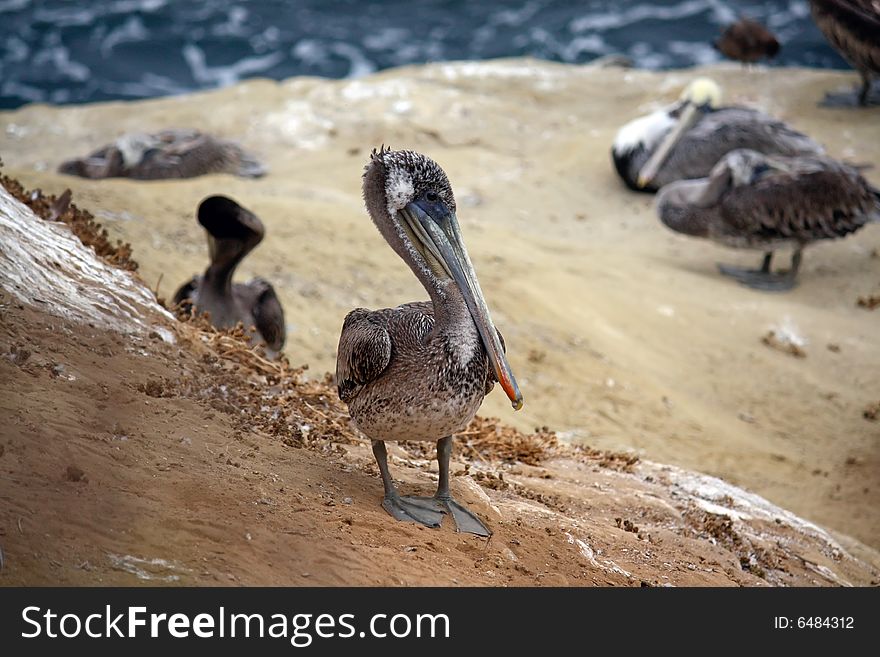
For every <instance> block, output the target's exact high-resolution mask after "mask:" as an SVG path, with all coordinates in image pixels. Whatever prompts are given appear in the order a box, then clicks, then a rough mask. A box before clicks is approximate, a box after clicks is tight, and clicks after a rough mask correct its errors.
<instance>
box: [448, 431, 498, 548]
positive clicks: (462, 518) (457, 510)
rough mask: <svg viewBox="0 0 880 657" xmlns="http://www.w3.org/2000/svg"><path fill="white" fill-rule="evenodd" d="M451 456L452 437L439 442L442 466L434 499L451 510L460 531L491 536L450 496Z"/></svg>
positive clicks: (480, 522)
mask: <svg viewBox="0 0 880 657" xmlns="http://www.w3.org/2000/svg"><path fill="white" fill-rule="evenodd" d="M451 456H452V436H447V437H446V438H441V439H440V440H438V441H437V462H438V463H439V465H440V481H439V482H438V484H437V493H436V494H435V495H434V499H436V500H437V501H438V502H439V503H440V504H442V505H443V506H444V507H446V508H447V509H448V510H449V513H450V514H451V515H452V519H453V520H455V527H456V529H458V531H460V532H467V533H469V534H476V535H477V536H491V535H492V532H491V531H489V528H488V527H486V525H484V524H483V523H482V521H481V520H480V519H479V518H477V516H475V515H474V514H473V513H471V512H470V511H468V510H467V509H466V508H465V507H463V506H462V505H461V504H459V503H458V502H456V501H455V500H454V499H452V495H450V494H449V459H450V457H451Z"/></svg>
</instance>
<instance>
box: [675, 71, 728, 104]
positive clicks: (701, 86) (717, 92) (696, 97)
mask: <svg viewBox="0 0 880 657" xmlns="http://www.w3.org/2000/svg"><path fill="white" fill-rule="evenodd" d="M679 99H680V100H683V101H685V102H686V103H689V104H691V105H694V106H695V107H707V108H709V109H718V108H719V107H721V87H719V86H718V83H717V82H715V80H713V79H711V78H696V79H695V80H691V83H690V84H689V85H688V86H686V87H685V88H684V91H682V92H681V96H679Z"/></svg>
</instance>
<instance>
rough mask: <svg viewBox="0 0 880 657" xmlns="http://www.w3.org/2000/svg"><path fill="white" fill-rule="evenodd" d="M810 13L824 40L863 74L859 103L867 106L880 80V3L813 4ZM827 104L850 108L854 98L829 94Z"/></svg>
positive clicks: (816, 0)
mask: <svg viewBox="0 0 880 657" xmlns="http://www.w3.org/2000/svg"><path fill="white" fill-rule="evenodd" d="M810 11H811V12H812V14H813V20H814V21H815V22H816V25H818V26H819V29H820V30H822V33H823V34H824V35H825V38H826V39H828V41H830V42H831V45H832V46H834V47H835V48H836V49H837V51H838V52H839V53H840V54H841V55H842V56H843V58H844V59H845V60H846V61H848V62H849V63H850V64H852V66H853V68H855V69H856V70H857V71H858V72H859V73H860V74H861V76H862V88H861V91H860V92H859V94H858V103H859V104H860V105H867V104H868V95H869V93H870V91H871V78H874V77H878V76H880V1H878V0H810ZM825 102H826V104H831V105H842V104H848V105H851V104H852V95H851V94H844V95H837V94H828V96H827V97H826V100H825ZM872 102H880V101H872Z"/></svg>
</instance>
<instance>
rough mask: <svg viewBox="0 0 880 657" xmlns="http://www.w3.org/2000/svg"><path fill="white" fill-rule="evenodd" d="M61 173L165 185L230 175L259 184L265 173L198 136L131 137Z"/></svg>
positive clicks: (226, 144)
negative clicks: (168, 181) (165, 182)
mask: <svg viewBox="0 0 880 657" xmlns="http://www.w3.org/2000/svg"><path fill="white" fill-rule="evenodd" d="M58 171H59V173H66V174H69V175H72V176H80V177H81V178H135V179H138V180H161V179H166V178H194V177H196V176H203V175H205V174H208V173H231V174H233V175H236V176H242V177H244V178H258V177H260V176H263V175H265V173H266V169H265V167H263V165H262V164H260V163H259V162H258V161H257V160H256V159H255V158H254V157H253V156H251V155H249V154H248V153H245V152H244V151H243V150H242V149H241V147H240V146H238V144H235V143H234V142H231V141H227V140H225V139H217V138H216V137H212V136H211V135H206V134H204V133H202V132H199V131H198V130H164V131H162V132H158V133H155V134H141V133H131V134H126V135H123V136H122V137H120V138H119V139H117V140H116V141H114V142H113V143H112V144H108V145H107V146H103V147H101V148H99V149H98V150H96V151H94V152H93V153H90V154H89V155H87V156H86V157H82V158H76V159H73V160H68V161H66V162H63V163H62V164H61V165H60V166H59V167H58Z"/></svg>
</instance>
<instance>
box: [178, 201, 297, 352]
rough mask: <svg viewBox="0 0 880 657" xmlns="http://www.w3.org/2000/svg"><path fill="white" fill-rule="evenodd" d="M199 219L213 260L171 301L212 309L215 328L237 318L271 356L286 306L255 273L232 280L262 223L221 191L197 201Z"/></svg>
mask: <svg viewBox="0 0 880 657" xmlns="http://www.w3.org/2000/svg"><path fill="white" fill-rule="evenodd" d="M198 219H199V223H200V224H201V225H202V227H203V228H204V229H205V231H206V232H207V235H208V252H209V253H210V256H211V263H210V264H209V265H208V268H207V269H206V270H205V273H204V274H202V275H201V276H194V277H193V278H192V279H191V280H190V281H188V282H187V283H184V284H183V285H182V286H181V287H180V288H179V289H178V290H177V292H176V293H175V294H174V303H175V304H180V305H181V306H182V307H184V308H187V307H191V308H192V309H194V310H195V311H196V312H207V313H209V314H210V317H211V323H212V324H213V325H214V326H216V327H217V328H232V327H234V326H235V325H236V324H238V323H239V322H241V324H242V325H243V326H244V327H245V328H249V327H252V326H253V327H256V329H257V334H258V335H257V336H256V338H257V341H258V342H261V343H264V344H265V345H266V347H267V353H268V355H269V356H270V357H272V356H275V355H277V353H278V352H279V351H281V348H282V347H283V346H284V338H285V333H286V329H285V325H284V311H283V309H282V308H281V302H280V301H279V300H278V296H277V295H276V294H275V289H274V288H273V287H272V285H271V283H269V282H268V281H265V280H263V279H262V278H255V279H253V280H252V281H250V282H248V283H233V282H232V275H233V274H234V273H235V268H236V267H237V266H238V264H239V263H240V262H241V261H242V260H243V259H244V257H245V256H246V255H247V254H248V253H250V252H251V251H252V250H253V249H254V247H256V246H257V244H259V243H260V242H261V241H262V239H263V236H264V235H265V232H266V231H265V228H264V227H263V222H262V221H260V219H259V217H257V215H255V214H254V213H253V212H250V211H248V210H246V209H244V208H243V207H241V206H240V205H239V204H238V203H236V202H235V201H233V200H232V199H230V198H226V197H225V196H209V197H208V198H206V199H205V200H204V201H202V202H201V203H200V204H199V209H198Z"/></svg>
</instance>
